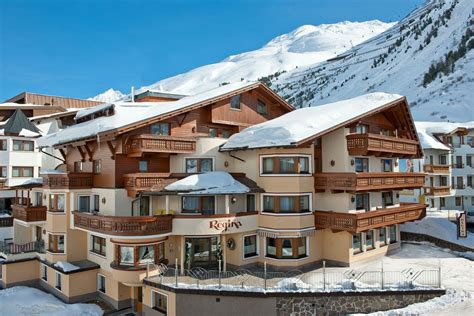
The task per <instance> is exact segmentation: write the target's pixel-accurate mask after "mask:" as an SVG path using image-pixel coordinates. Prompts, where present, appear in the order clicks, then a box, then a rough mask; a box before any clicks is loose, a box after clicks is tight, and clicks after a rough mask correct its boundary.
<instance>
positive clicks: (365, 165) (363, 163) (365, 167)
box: [355, 158, 369, 172]
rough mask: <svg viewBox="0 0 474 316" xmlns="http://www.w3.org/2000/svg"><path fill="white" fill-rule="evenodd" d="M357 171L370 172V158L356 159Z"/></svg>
mask: <svg viewBox="0 0 474 316" xmlns="http://www.w3.org/2000/svg"><path fill="white" fill-rule="evenodd" d="M355 171H356V172H369V159H368V158H356V159H355Z"/></svg>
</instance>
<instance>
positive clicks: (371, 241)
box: [365, 230, 374, 250]
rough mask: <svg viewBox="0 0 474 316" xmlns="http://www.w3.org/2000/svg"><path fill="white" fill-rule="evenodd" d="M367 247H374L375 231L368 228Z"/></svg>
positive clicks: (366, 234)
mask: <svg viewBox="0 0 474 316" xmlns="http://www.w3.org/2000/svg"><path fill="white" fill-rule="evenodd" d="M365 249H367V250H371V249H374V231H373V230H368V231H367V232H366V233H365Z"/></svg>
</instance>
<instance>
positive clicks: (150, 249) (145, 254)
mask: <svg viewBox="0 0 474 316" xmlns="http://www.w3.org/2000/svg"><path fill="white" fill-rule="evenodd" d="M154 262H155V246H154V245H147V246H140V247H138V264H147V263H154Z"/></svg>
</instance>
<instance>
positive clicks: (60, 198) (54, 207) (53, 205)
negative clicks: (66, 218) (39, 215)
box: [49, 194, 65, 212]
mask: <svg viewBox="0 0 474 316" xmlns="http://www.w3.org/2000/svg"><path fill="white" fill-rule="evenodd" d="M64 201H65V197H64V194H50V195H49V211H50V212H64Z"/></svg>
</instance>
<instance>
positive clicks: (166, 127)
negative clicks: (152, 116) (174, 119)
mask: <svg viewBox="0 0 474 316" xmlns="http://www.w3.org/2000/svg"><path fill="white" fill-rule="evenodd" d="M151 133H152V134H153V135H164V136H168V135H170V124H169V123H155V124H151Z"/></svg>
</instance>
